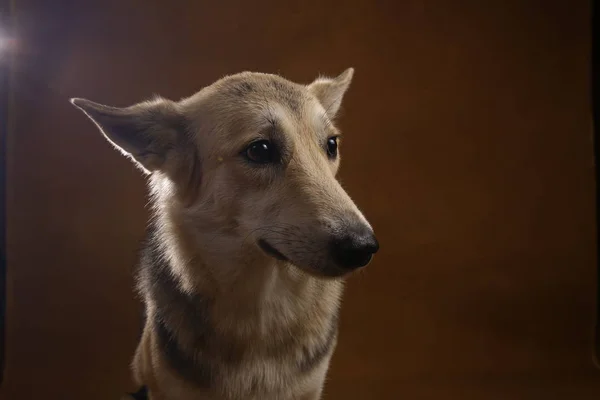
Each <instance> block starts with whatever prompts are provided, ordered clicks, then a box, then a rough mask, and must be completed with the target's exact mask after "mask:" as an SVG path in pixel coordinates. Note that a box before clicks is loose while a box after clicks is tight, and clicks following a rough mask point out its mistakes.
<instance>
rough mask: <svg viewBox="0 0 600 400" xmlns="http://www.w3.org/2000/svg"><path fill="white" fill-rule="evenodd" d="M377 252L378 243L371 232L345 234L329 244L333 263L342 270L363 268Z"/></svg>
mask: <svg viewBox="0 0 600 400" xmlns="http://www.w3.org/2000/svg"><path fill="white" fill-rule="evenodd" d="M377 250H379V243H378V242H377V238H375V235H374V234H373V232H371V231H370V230H369V231H364V232H361V233H358V232H353V233H347V234H346V235H344V236H342V237H341V238H336V239H334V240H333V241H332V242H331V253H332V255H333V259H334V260H335V262H336V263H337V264H338V265H339V266H340V267H343V268H348V269H353V268H359V267H364V266H365V265H367V264H368V263H369V261H371V258H373V254H375V253H377Z"/></svg>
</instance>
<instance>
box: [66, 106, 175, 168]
mask: <svg viewBox="0 0 600 400" xmlns="http://www.w3.org/2000/svg"><path fill="white" fill-rule="evenodd" d="M71 103H72V104H73V105H74V106H75V107H77V108H79V109H80V110H82V111H83V112H84V113H85V114H86V115H87V116H88V117H89V118H90V119H91V120H92V121H93V122H94V123H95V124H96V126H98V128H99V129H100V131H101V132H102V133H103V134H104V136H105V137H106V139H108V141H109V142H110V143H111V144H113V145H114V146H115V147H116V148H117V149H118V150H120V151H121V152H122V153H123V154H125V155H127V156H130V157H131V158H132V159H133V160H134V161H135V162H136V163H137V164H138V165H139V166H140V167H142V169H143V170H144V171H145V172H148V173H150V172H153V171H156V170H160V169H162V168H163V167H164V166H165V164H166V162H167V159H168V158H169V155H170V154H169V153H170V152H171V151H172V150H175V148H176V147H178V144H179V143H180V142H181V140H182V138H183V137H184V136H185V133H184V132H185V118H184V116H183V114H181V113H180V111H179V110H178V108H177V104H176V103H175V102H172V101H170V100H165V99H160V98H158V99H155V100H153V101H148V102H143V103H139V104H136V105H133V106H130V107H126V108H116V107H109V106H105V105H102V104H98V103H94V102H93V101H90V100H85V99H77V98H75V99H71Z"/></svg>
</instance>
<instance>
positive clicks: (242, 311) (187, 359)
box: [71, 68, 379, 400]
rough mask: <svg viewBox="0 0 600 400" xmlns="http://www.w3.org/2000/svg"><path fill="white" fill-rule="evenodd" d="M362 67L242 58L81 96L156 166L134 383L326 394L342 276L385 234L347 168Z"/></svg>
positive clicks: (259, 396)
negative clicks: (355, 80) (162, 91)
mask: <svg viewBox="0 0 600 400" xmlns="http://www.w3.org/2000/svg"><path fill="white" fill-rule="evenodd" d="M353 73H354V70H353V69H352V68H349V69H347V70H346V71H345V72H343V73H342V74H340V75H339V76H337V77H334V78H331V77H319V78H317V79H315V80H314V81H313V82H312V83H310V84H299V83H294V82H291V81H289V80H287V79H285V78H283V77H281V76H279V75H273V74H264V73H255V72H242V73H238V74H234V75H229V76H226V77H224V78H222V79H220V80H218V81H216V82H215V83H213V84H212V85H210V86H207V87H204V88H203V89H201V90H200V91H199V92H197V93H196V94H194V95H192V96H191V97H188V98H184V99H182V100H180V101H171V100H168V99H165V98H162V97H156V98H153V99H151V100H148V101H145V102H141V103H139V104H135V105H132V106H129V107H124V108H116V107H109V106H105V105H101V104H98V103H95V102H92V101H90V100H86V99H81V98H74V99H71V102H72V104H74V105H75V106H76V107H77V108H79V109H80V110H82V111H83V112H84V113H85V114H86V115H87V116H88V117H89V118H90V119H91V120H92V121H93V122H94V123H95V124H96V126H97V127H98V128H99V130H100V132H102V134H103V135H104V137H105V138H106V139H107V140H108V141H109V142H110V143H111V144H112V145H113V146H114V147H115V148H116V149H117V150H119V151H120V152H122V153H123V154H124V155H126V156H127V157H129V158H130V159H131V160H132V161H133V162H134V163H135V164H136V165H137V166H138V167H139V169H140V170H141V171H142V172H143V173H144V174H145V175H147V177H148V183H149V185H148V186H149V192H150V197H151V201H150V204H151V206H152V211H153V212H152V215H153V217H152V218H151V222H150V224H149V229H148V234H147V237H146V240H145V243H144V245H143V246H142V250H141V256H140V263H139V268H138V272H137V289H138V292H139V294H140V297H141V298H142V299H143V303H144V306H145V315H146V318H145V323H144V328H143V333H142V336H141V339H140V342H139V345H138V347H137V350H136V352H135V355H134V357H133V361H132V370H133V376H134V379H135V381H136V383H137V384H139V385H140V386H142V389H141V390H140V392H138V394H137V396H143V397H145V396H147V397H148V398H149V399H151V400H175V399H177V400H188V399H190V400H191V399H194V400H199V399H204V400H216V399H219V400H288V399H290V400H291V399H297V400H316V399H319V398H321V395H322V390H323V386H324V382H325V378H326V374H327V371H328V368H329V363H330V359H331V356H332V353H333V351H334V348H335V347H336V344H337V337H338V310H339V306H340V297H341V295H342V290H343V284H344V280H345V278H346V277H347V276H349V275H350V274H351V272H352V271H355V270H357V269H360V268H363V267H365V266H366V265H367V264H368V263H369V262H370V260H371V259H372V256H373V255H374V254H375V253H376V252H377V251H378V248H379V244H378V242H377V239H376V238H375V235H374V232H373V229H372V227H371V225H370V224H369V222H368V221H367V220H366V218H365V217H364V215H363V214H362V213H361V211H360V210H359V209H358V207H357V206H356V205H355V203H354V202H353V201H352V200H351V198H350V197H349V195H348V194H347V193H346V191H345V190H344V189H343V188H342V186H341V185H340V183H339V182H338V180H337V179H336V174H337V171H338V168H339V164H340V154H339V146H340V144H341V138H340V136H341V133H340V131H339V130H338V128H337V127H336V125H335V117H336V115H337V114H338V111H339V109H340V105H341V103H342V98H343V97H344V94H345V93H346V91H347V89H348V87H349V85H350V82H351V80H352V77H353ZM140 393H141V394H140ZM140 398H141V397H140Z"/></svg>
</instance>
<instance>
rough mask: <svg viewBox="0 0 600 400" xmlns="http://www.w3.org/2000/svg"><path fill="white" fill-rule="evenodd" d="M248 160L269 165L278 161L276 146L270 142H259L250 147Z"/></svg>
mask: <svg viewBox="0 0 600 400" xmlns="http://www.w3.org/2000/svg"><path fill="white" fill-rule="evenodd" d="M245 155H246V158H247V159H248V160H250V161H252V162H254V163H257V164H268V163H272V162H274V161H275V160H276V152H275V146H273V144H272V143H271V142H269V141H268V140H258V141H256V142H253V143H251V144H250V146H248V148H247V149H246V152H245Z"/></svg>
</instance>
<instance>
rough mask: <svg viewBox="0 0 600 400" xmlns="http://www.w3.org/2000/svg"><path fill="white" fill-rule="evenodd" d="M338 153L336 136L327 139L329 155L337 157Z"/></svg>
mask: <svg viewBox="0 0 600 400" xmlns="http://www.w3.org/2000/svg"><path fill="white" fill-rule="evenodd" d="M337 153H338V141H337V138H336V137H330V138H329V139H327V155H328V156H329V158H336V157H337Z"/></svg>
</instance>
